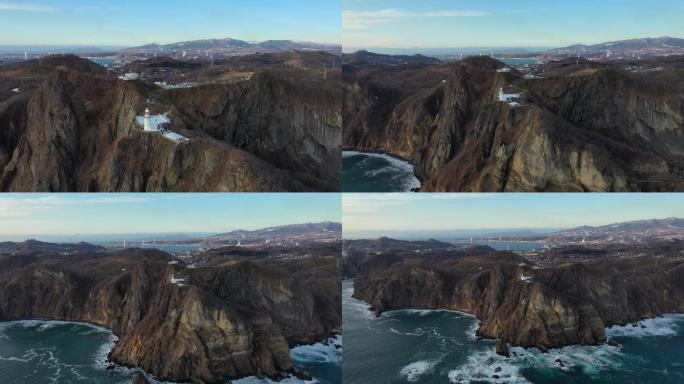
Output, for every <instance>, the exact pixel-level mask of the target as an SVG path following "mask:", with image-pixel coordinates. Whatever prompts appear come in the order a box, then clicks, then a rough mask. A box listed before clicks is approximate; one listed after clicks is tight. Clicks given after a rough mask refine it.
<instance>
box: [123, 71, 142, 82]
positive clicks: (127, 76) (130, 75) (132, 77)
mask: <svg viewBox="0 0 684 384" xmlns="http://www.w3.org/2000/svg"><path fill="white" fill-rule="evenodd" d="M139 78H140V74H139V73H137V72H128V73H126V74H124V75H123V76H119V79H121V80H125V81H130V80H138V79H139Z"/></svg>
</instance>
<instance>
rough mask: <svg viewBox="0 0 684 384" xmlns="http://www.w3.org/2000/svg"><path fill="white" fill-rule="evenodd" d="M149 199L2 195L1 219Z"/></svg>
mask: <svg viewBox="0 0 684 384" xmlns="http://www.w3.org/2000/svg"><path fill="white" fill-rule="evenodd" d="M148 201H150V199H149V198H146V197H132V196H103V197H86V198H81V199H76V198H66V197H61V196H38V197H28V198H23V197H0V219H11V218H22V217H29V216H32V215H35V214H36V213H38V212H42V211H46V210H51V209H57V208H61V207H66V206H73V205H112V204H139V203H146V202H148Z"/></svg>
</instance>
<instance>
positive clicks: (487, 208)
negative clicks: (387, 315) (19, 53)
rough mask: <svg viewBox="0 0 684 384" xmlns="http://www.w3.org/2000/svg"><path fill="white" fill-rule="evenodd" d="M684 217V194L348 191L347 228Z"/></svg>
mask: <svg viewBox="0 0 684 384" xmlns="http://www.w3.org/2000/svg"><path fill="white" fill-rule="evenodd" d="M667 217H684V194H664V193H657V194H646V193H587V194H583V193H530V194H525V193H522V194H519V193H499V194H479V193H465V194H462V193H450V194H441V193H434V194H365V195H364V194H345V195H344V197H343V203H342V224H343V230H344V233H345V237H348V236H347V233H353V234H354V237H357V235H359V234H363V233H364V232H365V233H373V234H374V235H377V234H378V233H382V232H383V231H387V233H391V232H395V231H426V232H428V231H443V230H469V229H531V228H555V229H557V228H569V227H576V226H581V225H606V224H611V223H616V222H623V221H631V220H642V219H653V218H667Z"/></svg>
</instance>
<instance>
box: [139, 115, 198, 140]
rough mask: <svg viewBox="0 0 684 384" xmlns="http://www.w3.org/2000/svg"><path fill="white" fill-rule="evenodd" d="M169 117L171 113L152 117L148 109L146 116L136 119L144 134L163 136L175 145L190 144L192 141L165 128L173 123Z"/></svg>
mask: <svg viewBox="0 0 684 384" xmlns="http://www.w3.org/2000/svg"><path fill="white" fill-rule="evenodd" d="M168 115H169V112H167V113H165V114H163V115H154V116H151V115H150V109H149V108H146V109H145V115H144V116H138V117H136V121H137V122H138V125H140V126H141V127H142V131H143V133H150V134H158V135H161V136H162V137H164V138H165V139H168V140H171V141H173V142H174V143H175V144H185V143H188V142H189V141H190V139H188V138H187V137H185V136H183V135H181V134H179V133H176V132H172V131H170V130H168V129H166V128H165V127H164V126H165V125H166V124H168V123H170V122H171V119H169V117H168Z"/></svg>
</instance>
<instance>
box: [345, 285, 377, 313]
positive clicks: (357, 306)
mask: <svg viewBox="0 0 684 384" xmlns="http://www.w3.org/2000/svg"><path fill="white" fill-rule="evenodd" d="M353 294H354V288H346V289H344V291H342V300H343V301H344V303H343V306H344V308H348V309H350V310H352V311H354V312H357V313H360V314H362V315H363V316H364V317H365V318H367V319H375V318H376V317H375V313H373V311H371V305H370V304H368V303H366V302H365V301H361V300H358V299H355V298H353V297H352V295H353Z"/></svg>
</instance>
